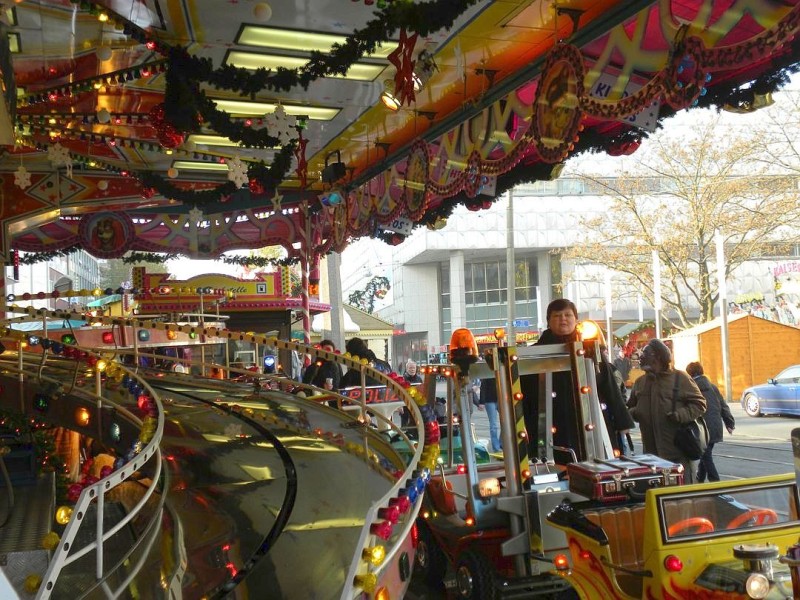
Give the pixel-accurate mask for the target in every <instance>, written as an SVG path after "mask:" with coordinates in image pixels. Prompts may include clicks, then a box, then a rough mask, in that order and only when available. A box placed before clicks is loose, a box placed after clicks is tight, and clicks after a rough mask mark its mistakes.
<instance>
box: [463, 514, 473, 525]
mask: <svg viewBox="0 0 800 600" xmlns="http://www.w3.org/2000/svg"><path fill="white" fill-rule="evenodd" d="M464 523H466V524H467V525H468V526H469V527H472V526H473V525H475V517H473V516H472V515H470V516H469V517H467V518H466V519H464Z"/></svg>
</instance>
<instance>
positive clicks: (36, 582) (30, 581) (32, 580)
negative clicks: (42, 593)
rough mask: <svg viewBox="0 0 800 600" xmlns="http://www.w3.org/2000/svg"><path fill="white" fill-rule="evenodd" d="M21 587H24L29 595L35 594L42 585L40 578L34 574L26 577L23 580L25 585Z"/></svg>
mask: <svg viewBox="0 0 800 600" xmlns="http://www.w3.org/2000/svg"><path fill="white" fill-rule="evenodd" d="M23 585H24V587H25V591H26V592H28V593H29V594H35V593H36V592H38V591H39V588H40V587H41V585H42V576H41V575H37V574H36V573H33V574H31V575H28V576H27V577H26V578H25V583H24V584H23Z"/></svg>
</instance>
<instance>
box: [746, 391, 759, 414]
mask: <svg viewBox="0 0 800 600" xmlns="http://www.w3.org/2000/svg"><path fill="white" fill-rule="evenodd" d="M744 412H746V413H747V415H748V416H750V417H760V416H761V404H759V402H758V396H756V395H755V394H747V395H746V396H745V397H744Z"/></svg>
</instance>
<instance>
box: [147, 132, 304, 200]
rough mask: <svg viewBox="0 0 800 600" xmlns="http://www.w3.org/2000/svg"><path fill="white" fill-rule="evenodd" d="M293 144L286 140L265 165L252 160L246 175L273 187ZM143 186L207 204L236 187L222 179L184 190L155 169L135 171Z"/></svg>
mask: <svg viewBox="0 0 800 600" xmlns="http://www.w3.org/2000/svg"><path fill="white" fill-rule="evenodd" d="M294 150H295V144H293V143H292V144H287V145H286V146H284V147H283V148H281V150H280V152H278V154H276V155H275V158H274V160H273V161H272V164H271V165H270V166H269V167H267V166H266V165H265V164H264V163H263V162H261V163H251V164H250V165H249V166H248V168H247V176H248V177H249V178H250V179H254V180H256V181H258V182H259V183H260V184H261V185H262V186H264V188H265V189H267V188H270V189H275V188H277V187H278V184H279V183H280V182H281V181H283V179H284V177H285V176H286V173H287V172H288V171H289V169H290V168H291V166H292V156H293V155H294ZM134 177H136V178H137V179H138V180H139V181H140V182H141V184H142V185H143V186H144V187H146V188H153V189H155V190H156V191H157V192H158V193H159V194H161V195H162V196H164V197H165V198H172V199H174V200H179V201H180V202H182V203H184V204H190V205H193V206H198V207H200V206H206V205H209V204H212V203H214V202H219V201H220V200H221V199H222V198H223V197H224V196H229V195H231V194H233V193H234V192H236V191H237V190H238V189H239V188H237V187H236V184H235V183H233V182H232V181H228V182H225V183H223V184H221V185H219V186H217V187H215V188H211V189H207V190H200V191H195V190H187V189H183V188H180V187H178V186H176V185H174V184H173V183H171V182H170V181H169V180H167V179H165V178H164V177H162V176H161V175H159V174H158V173H155V172H154V171H140V172H137V173H135V174H134Z"/></svg>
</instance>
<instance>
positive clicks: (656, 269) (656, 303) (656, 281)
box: [653, 249, 661, 339]
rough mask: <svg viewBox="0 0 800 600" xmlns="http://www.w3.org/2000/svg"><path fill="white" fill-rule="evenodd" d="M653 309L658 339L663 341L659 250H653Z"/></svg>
mask: <svg viewBox="0 0 800 600" xmlns="http://www.w3.org/2000/svg"><path fill="white" fill-rule="evenodd" d="M653 309H654V310H655V313H656V314H655V322H656V337H657V338H658V339H661V261H660V260H659V258H658V250H655V249H654V250H653Z"/></svg>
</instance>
